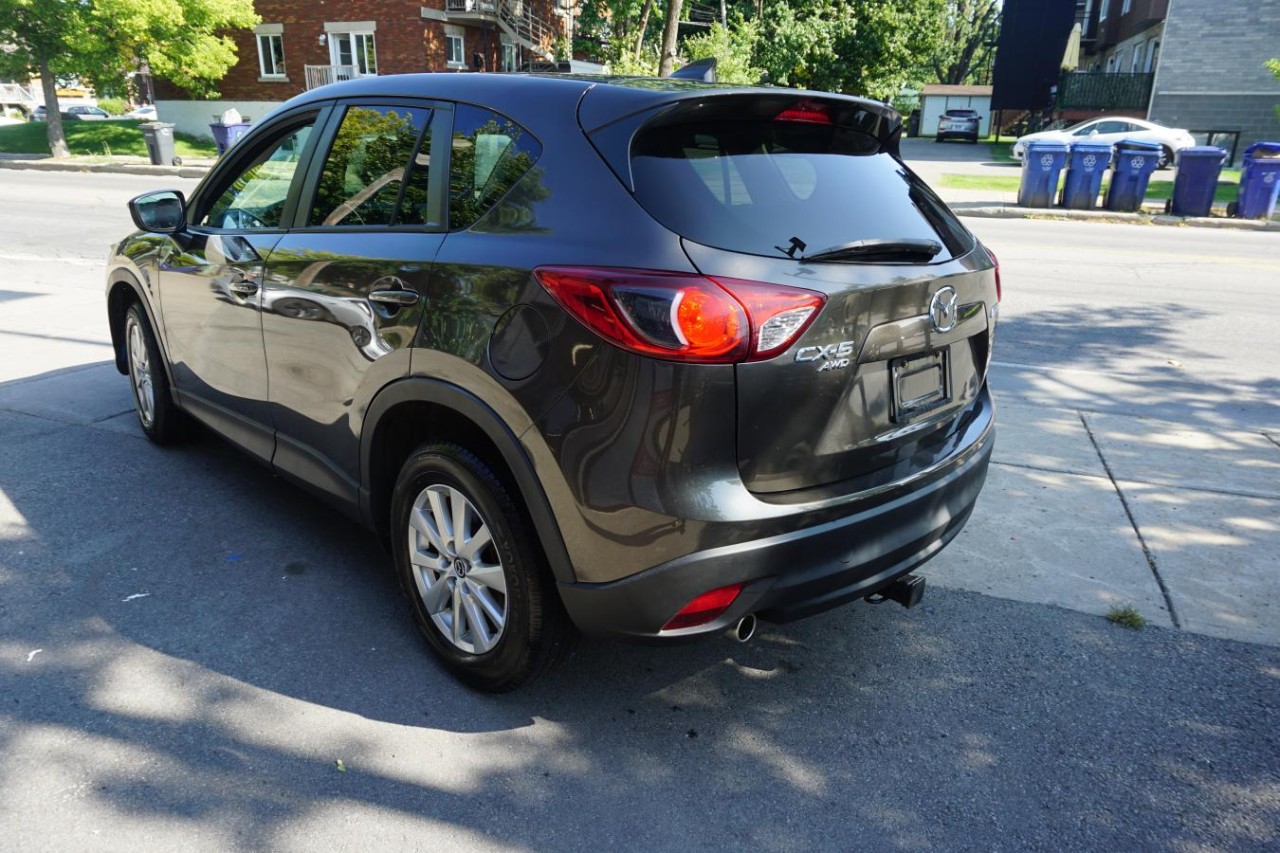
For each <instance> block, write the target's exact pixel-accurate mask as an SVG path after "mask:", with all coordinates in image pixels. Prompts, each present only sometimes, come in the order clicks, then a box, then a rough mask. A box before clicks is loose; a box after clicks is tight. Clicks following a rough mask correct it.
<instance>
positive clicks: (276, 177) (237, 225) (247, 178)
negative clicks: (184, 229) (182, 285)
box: [199, 124, 311, 231]
mask: <svg viewBox="0 0 1280 853" xmlns="http://www.w3.org/2000/svg"><path fill="white" fill-rule="evenodd" d="M310 136H311V125H310V124H307V125H305V126H304V127H299V128H295V129H294V130H292V131H290V132H289V133H287V134H286V135H285V136H284V137H283V138H281V139H280V140H279V141H278V142H276V143H275V144H274V145H269V146H267V147H266V148H264V149H263V150H262V152H261V153H260V154H259V155H258V156H257V157H255V158H253V162H251V163H250V164H249V165H248V166H247V167H246V168H245V169H244V170H243V171H241V172H240V173H239V174H237V175H236V176H235V177H234V178H232V179H231V180H230V182H229V183H228V184H227V186H226V188H225V189H224V190H223V191H222V193H221V194H220V195H219V196H218V199H217V201H215V202H214V203H213V204H212V205H211V206H210V207H209V212H208V213H207V214H206V215H205V216H204V218H203V219H201V220H200V222H199V224H200V225H205V226H208V227H210V228H229V229H234V230H237V231H241V230H260V229H263V228H279V227H280V224H281V222H280V220H281V217H282V216H283V215H284V204H285V199H287V198H288V196H289V186H290V184H292V182H293V177H294V174H295V173H296V172H297V171H298V163H299V161H301V159H302V152H303V150H304V149H305V148H306V145H307V139H308V138H309V137H310Z"/></svg>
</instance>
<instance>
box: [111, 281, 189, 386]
mask: <svg viewBox="0 0 1280 853" xmlns="http://www.w3.org/2000/svg"><path fill="white" fill-rule="evenodd" d="M110 282H111V284H110V285H109V286H108V288H107V325H108V326H109V327H110V329H111V351H112V352H113V353H114V354H115V362H116V370H118V371H120V373H121V374H127V373H128V372H129V365H128V354H127V352H126V351H125V340H124V319H125V314H126V313H128V311H129V306H130V305H132V304H134V303H135V302H136V303H138V304H139V305H141V306H142V310H143V311H144V312H145V313H146V315H147V322H148V323H150V324H151V332H152V334H154V335H155V336H156V344H157V345H158V346H159V347H160V351H161V352H162V353H164V356H165V357H164V369H165V372H166V374H167V375H168V374H169V354H168V353H167V352H165V351H164V350H165V347H164V337H163V336H162V335H161V334H160V324H159V323H158V322H157V321H156V315H155V312H154V311H152V310H151V303H150V302H148V301H147V298H146V296H145V295H144V294H143V290H142V285H140V284H139V283H138V280H137V279H136V278H135V277H134V276H133V274H132V273H129V272H127V271H125V270H117V271H116V272H114V273H113V274H112V276H111V278H110ZM169 381H170V382H172V381H173V376H172V375H169Z"/></svg>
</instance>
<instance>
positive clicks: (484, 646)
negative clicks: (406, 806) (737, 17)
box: [108, 74, 999, 691]
mask: <svg viewBox="0 0 1280 853" xmlns="http://www.w3.org/2000/svg"><path fill="white" fill-rule="evenodd" d="M901 135H902V122H901V119H900V117H899V116H898V114H897V113H896V112H894V111H893V110H892V109H891V108H889V107H887V106H885V105H883V104H880V103H876V102H874V101H868V100H862V99H859V98H852V97H845V96H840V95H830V94H823V93H816V92H797V91H793V90H786V89H749V88H736V87H718V86H715V85H707V84H700V83H691V82H687V81H679V80H652V79H645V80H633V79H617V78H591V77H579V76H573V77H566V76H559V77H557V76H548V77H540V76H523V75H507V74H438V75H395V76H385V77H366V78H361V79H359V80H354V81H351V82H347V83H339V84H336V85H333V86H329V87H324V88H319V89H314V90H312V91H310V92H307V93H306V94H304V95H301V96H299V97H297V98H295V99H294V100H292V101H290V102H288V103H287V104H285V105H284V106H283V107H281V108H280V109H279V110H277V111H276V112H275V113H274V114H272V115H271V116H269V117H268V118H266V119H265V120H263V121H261V122H259V123H258V124H257V125H255V127H254V129H253V130H252V131H250V133H249V134H248V135H246V136H245V137H244V138H243V139H242V140H241V141H240V142H239V143H237V144H236V145H235V147H234V148H232V149H231V150H230V151H229V152H228V154H227V156H226V157H224V158H223V159H222V160H221V161H219V163H218V165H217V166H215V167H214V169H213V171H212V172H211V173H210V174H209V176H208V177H207V178H206V179H205V181H204V182H203V183H202V184H201V185H200V187H199V188H197V189H196V191H195V192H194V194H193V195H192V197H191V198H190V199H189V200H188V199H185V198H183V196H182V194H181V193H177V192H155V193H149V194H148V195H146V196H142V197H140V198H137V199H135V200H134V201H133V202H131V205H130V207H131V211H132V214H133V216H134V220H135V222H136V223H137V224H138V226H139V228H140V229H141V231H140V232H139V233H137V234H134V235H132V236H130V237H128V238H126V239H125V240H124V241H123V242H121V243H120V244H119V246H117V247H116V250H115V252H114V254H113V257H112V260H111V263H110V267H109V272H108V310H109V317H110V324H111V332H112V339H113V342H114V345H115V349H116V364H117V367H118V368H119V369H120V371H121V372H122V373H125V374H127V375H128V376H129V378H130V381H131V385H132V388H133V394H134V398H135V400H136V402H137V409H138V417H139V421H140V423H141V426H142V429H143V430H144V431H145V432H146V434H147V435H148V436H150V437H151V438H152V439H153V440H155V441H157V442H171V441H174V440H176V439H178V438H179V437H180V435H181V432H182V427H183V422H184V420H186V419H188V418H194V419H195V420H198V421H200V422H202V423H203V424H205V425H206V426H208V427H210V428H212V429H213V430H215V431H216V432H218V433H220V434H221V435H223V436H224V437H226V438H227V439H229V440H230V441H232V442H234V443H235V444H237V445H239V446H240V447H242V448H243V449H244V450H245V451H246V452H247V453H249V454H250V455H252V456H254V457H256V458H258V459H259V460H261V461H262V462H263V463H264V464H265V465H268V466H270V468H271V469H272V470H273V471H275V472H277V473H278V474H280V475H281V476H284V477H287V478H289V479H291V480H293V481H294V482H296V483H298V484H299V485H301V486H303V487H304V488H307V489H309V490H310V491H312V492H314V493H315V494H317V495H319V496H320V497H321V498H323V499H325V500H327V501H329V502H330V503H332V504H334V505H335V506H338V507H340V508H341V509H343V510H344V511H346V512H348V513H350V514H351V515H352V516H353V517H355V518H358V519H360V520H361V521H363V522H364V523H365V524H367V525H368V526H369V527H370V528H371V529H372V530H373V531H375V532H376V533H377V534H378V535H379V536H380V537H381V538H382V539H383V541H384V542H385V543H386V544H387V547H388V550H389V551H390V552H391V553H392V555H393V558H394V565H395V571H396V573H397V575H398V577H399V579H400V583H401V586H402V588H403V590H404V592H405V594H406V597H407V599H408V601H409V604H410V607H411V609H412V613H413V615H414V617H415V619H416V620H417V623H418V625H419V626H420V628H421V630H422V633H423V635H424V637H425V638H426V641H427V644H428V645H429V647H430V648H431V650H432V651H433V652H434V654H435V655H436V656H437V657H438V659H439V660H440V661H441V662H442V663H443V664H444V665H445V666H446V667H447V668H448V669H449V670H450V671H451V672H453V673H454V674H456V675H457V676H458V677H459V678H461V679H462V680H463V681H465V682H466V683H468V684H470V685H472V686H475V687H477V688H480V689H484V690H493V691H496V690H508V689H511V688H513V687H515V686H517V685H519V684H520V683H522V682H524V681H527V680H528V679H529V678H531V677H533V676H534V675H536V674H537V673H539V672H541V671H542V670H544V669H545V668H546V667H547V666H549V665H550V664H552V663H554V662H556V661H557V660H558V659H560V658H562V657H563V656H564V655H565V654H566V652H567V650H568V649H569V648H571V645H572V641H573V639H574V638H575V637H576V636H577V633H578V632H579V631H582V632H586V633H588V634H592V635H597V636H607V637H621V638H630V639H638V640H646V641H656V642H681V641H687V640H690V639H696V638H699V637H706V636H711V635H718V634H721V633H723V632H725V631H726V630H728V629H731V628H734V629H735V630H736V631H737V633H738V635H739V637H743V636H746V635H749V634H750V632H751V629H752V626H753V625H754V624H755V620H756V617H757V616H758V617H760V618H763V619H771V620H777V621H787V620H791V619H797V618H800V617H803V616H807V615H809V614H813V613H817V612H819V611H823V610H826V609H828V608H831V607H834V606H836V605H839V604H842V603H845V602H850V601H855V600H858V599H862V598H866V597H868V596H877V597H879V596H883V597H886V598H890V599H893V600H897V601H899V602H901V603H903V604H907V605H910V604H913V603H915V602H916V601H917V600H918V599H919V595H920V593H921V592H922V590H923V584H922V578H917V577H913V576H910V575H909V574H908V573H909V572H911V570H912V569H914V568H916V567H917V566H919V565H920V564H921V563H923V562H925V561H926V560H928V559H929V558H931V557H933V556H934V555H936V554H937V553H938V552H939V551H940V550H941V549H942V548H943V546H944V545H946V543H947V542H949V541H950V540H951V539H952V538H953V537H954V536H955V535H956V534H957V533H959V531H960V528H961V527H962V526H963V525H964V523H965V521H966V519H967V518H968V517H969V514H970V512H971V511H972V509H973V506H974V502H975V501H976V500H977V497H978V492H979V490H980V489H981V488H982V484H983V480H984V478H985V476H986V472H987V464H988V460H989V459H990V456H991V450H992V446H993V441H994V414H993V408H992V403H991V397H990V395H989V394H988V392H987V385H986V377H987V367H988V364H989V363H990V355H991V343H992V339H993V334H994V329H995V320H996V314H997V311H996V308H997V302H998V301H999V278H998V275H997V269H996V265H995V259H994V258H993V257H992V255H991V254H990V253H988V252H987V251H986V249H984V248H983V247H982V246H981V245H980V244H979V243H978V241H977V240H976V239H974V237H973V235H972V234H970V233H969V232H968V231H967V230H965V228H964V227H963V226H962V225H961V224H960V222H959V221H958V220H957V219H956V218H955V216H953V215H952V214H951V212H950V211H949V210H948V209H947V207H946V206H945V205H944V204H943V203H942V202H941V201H939V200H938V198H937V196H935V195H934V194H933V192H932V191H930V190H929V188H928V187H927V186H925V185H924V183H923V182H921V181H920V179H919V178H917V177H916V176H915V175H914V174H913V173H912V171H911V170H910V168H908V167H907V166H906V164H904V163H903V162H902V159H901V158H900V157H899V154H898V141H899V138H900V137H901Z"/></svg>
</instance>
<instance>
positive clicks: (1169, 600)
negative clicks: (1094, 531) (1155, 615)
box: [1076, 412, 1182, 628]
mask: <svg viewBox="0 0 1280 853" xmlns="http://www.w3.org/2000/svg"><path fill="white" fill-rule="evenodd" d="M1076 415H1077V416H1078V417H1079V418H1080V424H1081V425H1082V426H1083V427H1084V431H1085V433H1086V434H1088V436H1089V441H1090V442H1091V443H1092V444H1093V449H1094V452H1096V453H1097V454H1098V461H1099V462H1101V463H1102V469H1103V470H1104V471H1106V472H1107V478H1108V479H1109V480H1111V486H1112V488H1114V489H1115V490H1116V495H1117V496H1118V497H1119V498H1120V505H1121V506H1123V507H1124V514H1125V515H1126V516H1127V517H1128V518H1129V526H1130V527H1132V528H1133V532H1134V535H1135V536H1137V537H1138V544H1139V545H1141V546H1142V554H1143V556H1145V557H1146V558H1147V567H1148V568H1150V569H1151V574H1152V576H1153V577H1154V578H1155V579H1156V585H1157V586H1158V587H1160V594H1161V595H1163V596H1164V606H1165V607H1166V608H1168V610H1169V620H1170V621H1171V622H1173V627H1175V628H1181V627H1182V620H1180V619H1179V618H1178V611H1177V610H1175V609H1174V607H1173V597H1172V596H1171V595H1169V587H1168V586H1166V585H1165V582H1164V578H1163V577H1161V575H1160V567H1159V566H1157V565H1156V555H1155V554H1153V553H1151V548H1150V547H1148V545H1147V540H1146V538H1145V537H1144V536H1143V535H1142V531H1141V530H1140V529H1138V520H1137V519H1136V518H1134V516H1133V509H1132V508H1131V507H1130V506H1129V499H1128V498H1126V497H1125V496H1124V489H1122V488H1120V483H1119V482H1118V481H1117V480H1116V475H1115V474H1114V473H1113V472H1112V470H1111V465H1110V464H1109V463H1108V462H1107V457H1105V456H1103V455H1102V445H1100V444H1098V438H1097V436H1095V435H1094V434H1093V429H1092V428H1091V427H1090V426H1089V422H1088V421H1087V420H1085V417H1084V412H1076Z"/></svg>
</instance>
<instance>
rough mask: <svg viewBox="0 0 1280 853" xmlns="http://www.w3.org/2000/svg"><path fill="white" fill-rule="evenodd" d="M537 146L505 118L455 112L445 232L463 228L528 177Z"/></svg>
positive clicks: (462, 109) (483, 112)
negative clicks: (523, 178) (448, 229)
mask: <svg viewBox="0 0 1280 853" xmlns="http://www.w3.org/2000/svg"><path fill="white" fill-rule="evenodd" d="M541 153H542V146H541V145H540V144H539V143H538V140H536V139H534V138H533V137H532V136H531V135H530V134H529V133H528V131H526V130H525V129H524V128H522V127H521V126H520V125H518V124H516V123H515V122H513V121H512V120H511V119H509V118H507V117H506V116H503V115H499V114H498V113H495V112H491V111H489V110H484V109H480V108H479V107H472V106H459V107H458V111H457V113H456V115H455V118H454V124H453V144H452V146H451V153H450V161H449V228H450V229H458V228H469V227H470V226H471V225H472V224H474V223H475V222H476V220H478V219H479V218H480V217H481V216H483V215H484V214H485V213H487V212H488V211H489V209H490V208H492V207H493V206H494V205H495V204H497V203H498V201H499V200H500V199H501V198H502V197H503V196H504V195H506V193H507V191H508V190H510V189H511V187H512V186H514V185H515V183H516V181H518V180H520V178H521V176H522V175H524V173H525V172H527V171H529V169H530V167H532V166H533V164H534V162H535V161H536V160H537V159H538V156H539V155H540V154H541Z"/></svg>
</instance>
